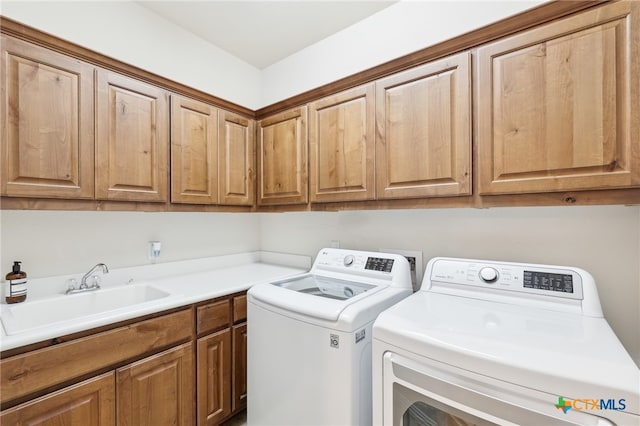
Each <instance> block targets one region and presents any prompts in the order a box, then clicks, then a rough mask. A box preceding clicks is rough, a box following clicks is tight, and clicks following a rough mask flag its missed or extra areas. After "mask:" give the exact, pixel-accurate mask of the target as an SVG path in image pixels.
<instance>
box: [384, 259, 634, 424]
mask: <svg viewBox="0 0 640 426" xmlns="http://www.w3.org/2000/svg"><path fill="white" fill-rule="evenodd" d="M373 357H374V358H373V394H374V399H373V401H374V403H373V404H374V419H373V423H374V425H405V426H425V425H429V426H433V425H442V426H444V425H456V426H463V425H494V424H497V425H535V426H542V425H545V426H546V425H601V426H605V425H618V426H623V425H624V426H629V425H640V409H639V405H640V402H639V401H640V371H639V370H638V367H637V366H636V365H635V363H634V362H633V360H632V359H631V357H630V356H629V355H628V353H627V352H626V351H625V349H624V348H623V346H622V344H621V343H620V341H619V340H618V338H617V337H616V335H615V334H614V332H613V331H612V330H611V328H610V327H609V324H608V323H607V321H606V320H605V319H604V317H603V315H602V310H601V307H600V301H599V298H598V293H597V289H596V285H595V282H594V280H593V278H592V276H591V275H590V274H589V273H587V272H585V271H584V270H581V269H578V268H572V267H562V266H549V265H531V264H516V263H507V262H493V261H480V260H467V259H450V258H436V259H432V260H431V261H430V262H429V263H428V265H427V270H426V271H425V276H424V279H423V281H422V286H421V289H420V290H419V291H418V292H416V293H415V294H414V295H412V296H410V297H408V298H406V299H405V300H403V301H401V302H400V303H398V304H396V305H395V306H393V307H392V308H390V309H389V310H387V311H385V312H383V313H382V314H381V315H380V316H379V317H378V319H377V321H376V322H375V324H374V326H373Z"/></svg>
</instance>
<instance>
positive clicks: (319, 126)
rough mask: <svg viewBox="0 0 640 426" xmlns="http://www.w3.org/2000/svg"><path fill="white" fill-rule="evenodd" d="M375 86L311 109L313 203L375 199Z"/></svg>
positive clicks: (313, 106) (347, 93)
mask: <svg viewBox="0 0 640 426" xmlns="http://www.w3.org/2000/svg"><path fill="white" fill-rule="evenodd" d="M374 134H375V91H374V85H373V84H369V85H367V86H362V87H358V88H355V89H352V90H349V91H346V92H343V93H340V94H337V95H335V96H330V97H327V98H325V99H322V100H319V101H316V102H312V103H311V104H310V105H309V163H310V176H309V186H310V191H311V201H312V202H314V201H353V200H372V199H373V198H374V196H375V188H374V170H373V158H374Z"/></svg>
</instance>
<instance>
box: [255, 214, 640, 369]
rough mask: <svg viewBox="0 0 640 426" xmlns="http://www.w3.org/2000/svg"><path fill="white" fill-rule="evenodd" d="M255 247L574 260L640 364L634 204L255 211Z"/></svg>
mask: <svg viewBox="0 0 640 426" xmlns="http://www.w3.org/2000/svg"><path fill="white" fill-rule="evenodd" d="M260 230H261V241H262V243H261V247H262V249H263V250H267V251H281V252H295V253H299V254H305V255H309V256H315V255H316V254H317V252H318V250H319V249H320V248H322V247H328V246H330V244H331V240H339V241H340V246H341V247H342V248H353V249H362V250H373V251H377V250H378V249H380V248H389V249H394V248H395V249H406V250H419V251H422V253H423V259H424V265H426V262H427V261H428V260H429V259H430V258H432V257H435V256H453V257H469V258H478V259H493V260H504V261H520V262H530V263H544V264H552V265H553V264H555V265H567V266H577V267H581V268H583V269H585V270H587V271H589V272H590V273H591V274H592V275H593V276H594V277H595V279H596V283H597V285H598V291H599V294H600V299H601V303H602V305H603V310H604V314H605V317H606V318H607V320H608V321H609V324H610V325H611V326H612V328H613V329H614V331H615V332H616V334H617V335H618V337H619V338H620V340H621V341H622V342H623V344H624V345H625V347H626V348H627V350H628V351H629V353H631V354H632V356H633V357H634V359H635V360H636V363H637V364H638V365H640V335H639V334H638V330H639V329H640V309H639V307H640V269H639V268H638V264H639V263H640V206H635V207H624V206H599V207H536V208H496V209H482V210H480V209H439V210H386V211H385V210H379V211H348V212H338V213H331V212H311V213H263V214H261V225H260Z"/></svg>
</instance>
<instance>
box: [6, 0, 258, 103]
mask: <svg viewBox="0 0 640 426" xmlns="http://www.w3.org/2000/svg"><path fill="white" fill-rule="evenodd" d="M0 7H1V10H0V13H2V15H4V16H6V17H8V18H11V19H14V20H16V21H19V22H21V23H23V24H26V25H29V26H32V27H34V28H37V29H39V30H42V31H44V32H48V33H50V34H54V35H56V36H58V37H60V38H62V39H65V40H68V41H71V42H73V43H76V44H79V45H81V46H83V47H86V48H88V49H91V50H94V51H96V52H99V53H102V54H104V55H107V56H110V57H112V58H114V59H118V60H120V61H123V62H125V63H128V64H130V65H134V66H137V67H139V68H142V69H144V70H146V71H150V72H153V73H155V74H158V75H160V76H162V77H165V78H169V79H171V80H174V81H177V82H180V83H183V84H185V85H187V86H190V87H193V88H195V89H199V90H201V91H203V92H206V93H210V94H212V95H215V96H217V97H219V98H222V99H226V100H228V101H231V102H235V103H237V104H239V105H242V106H245V107H247V108H251V109H256V108H258V107H260V106H261V105H260V101H259V99H260V84H261V75H260V70H258V69H257V68H255V67H253V66H251V65H249V64H247V63H246V62H244V61H241V60H240V59H238V58H236V57H235V56H232V55H230V54H229V53H227V52H225V51H224V50H222V49H220V48H218V47H217V46H215V45H213V44H211V43H208V42H206V41H204V40H203V39H201V38H199V37H197V36H195V35H194V34H192V33H190V32H188V31H186V30H184V29H183V28H181V27H179V26H177V25H175V24H173V23H171V22H169V21H167V20H166V19H164V18H162V17H160V16H159V15H157V14H155V13H153V12H151V11H149V10H147V9H145V8H144V7H142V6H140V5H138V4H137V3H134V2H131V1H46V2H32V1H7V0H3V1H2V2H0Z"/></svg>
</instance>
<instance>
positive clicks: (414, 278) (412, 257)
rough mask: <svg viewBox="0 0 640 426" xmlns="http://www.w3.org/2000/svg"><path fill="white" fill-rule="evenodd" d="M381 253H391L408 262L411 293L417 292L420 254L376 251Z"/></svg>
mask: <svg viewBox="0 0 640 426" xmlns="http://www.w3.org/2000/svg"><path fill="white" fill-rule="evenodd" d="M378 251H380V252H382V253H392V254H399V255H401V256H404V257H406V258H407V260H408V261H409V267H410V268H411V284H412V285H413V291H417V290H418V289H419V288H420V284H421V283H422V274H423V270H422V252H421V251H417V250H399V249H382V248H381V249H378Z"/></svg>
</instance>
